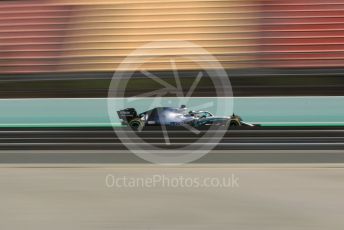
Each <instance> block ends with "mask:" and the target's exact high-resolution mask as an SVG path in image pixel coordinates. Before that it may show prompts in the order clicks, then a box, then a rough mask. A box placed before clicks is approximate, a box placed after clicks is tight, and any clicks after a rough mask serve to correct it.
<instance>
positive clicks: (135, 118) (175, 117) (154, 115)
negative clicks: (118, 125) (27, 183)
mask: <svg viewBox="0 0 344 230" xmlns="http://www.w3.org/2000/svg"><path fill="white" fill-rule="evenodd" d="M117 114H118V117H119V118H120V119H121V120H122V125H127V126H129V127H131V128H132V129H133V130H142V129H143V128H144V127H146V126H185V125H190V126H192V127H194V128H202V127H207V126H208V127H209V126H223V127H233V126H252V127H253V126H259V125H255V124H250V123H247V122H244V121H243V120H242V119H241V117H240V116H237V115H235V114H233V115H232V116H230V117H220V116H214V115H213V114H211V113H210V112H208V111H189V112H187V108H186V107H185V105H182V106H181V107H180V108H173V107H157V108H154V109H151V110H148V111H146V112H143V113H140V114H137V112H136V110H135V109H134V108H127V109H124V110H120V111H117Z"/></svg>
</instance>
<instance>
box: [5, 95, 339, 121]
mask: <svg viewBox="0 0 344 230" xmlns="http://www.w3.org/2000/svg"><path fill="white" fill-rule="evenodd" d="M108 100H111V102H109V103H110V105H113V106H111V107H112V111H109V113H110V114H111V116H113V122H114V123H113V124H111V122H110V120H109V113H108V104H107V103H108ZM123 100H125V101H126V102H125V103H124V102H123ZM130 100H131V99H123V98H111V99H108V98H91V99H90V98H74V99H72V98H55V99H42V98H41V99H10V100H0V107H1V113H0V127H111V125H114V126H120V122H121V121H120V120H119V119H118V116H117V114H116V111H117V110H120V109H123V108H122V107H121V105H123V104H126V105H128V106H129V107H134V108H136V109H137V111H138V112H144V111H147V110H149V109H152V108H153V107H154V106H156V105H154V104H152V100H151V99H149V98H141V99H135V101H131V102H130ZM183 100H185V101H187V103H185V104H187V106H188V108H189V109H190V110H192V109H193V106H195V107H197V106H198V105H207V104H209V103H212V104H216V103H218V104H223V103H228V101H232V100H231V99H230V98H214V97H209V98H206V97H201V98H197V97H193V98H191V99H187V98H182V99H181V100H178V98H163V99H162V101H161V102H156V103H157V105H160V104H166V105H169V106H175V107H179V106H180V103H181V102H183ZM128 101H129V102H128ZM233 103H234V113H236V114H239V115H240V116H242V118H243V119H244V120H245V121H246V122H251V123H258V124H262V125H264V126H342V125H344V97H334V98H333V97H236V98H234V101H233ZM214 109H215V110H214ZM206 110H209V111H210V112H212V113H214V115H218V116H229V115H231V114H224V113H223V112H222V113H221V110H219V111H217V110H216V106H211V107H209V108H206Z"/></svg>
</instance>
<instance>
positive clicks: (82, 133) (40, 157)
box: [0, 127, 344, 163]
mask: <svg viewBox="0 0 344 230" xmlns="http://www.w3.org/2000/svg"><path fill="white" fill-rule="evenodd" d="M116 132H128V130H127V129H125V128H120V129H117V130H116ZM204 132H205V131H201V133H200V134H192V133H190V132H189V131H185V130H178V129H173V130H168V136H169V140H170V143H171V144H170V145H168V148H169V149H171V148H172V149H173V148H178V147H180V146H185V145H186V144H191V145H199V144H194V142H195V141H196V140H199V137H201V136H202V134H204ZM137 134H138V137H139V138H142V140H144V141H145V142H149V143H152V144H154V145H155V146H158V147H162V148H165V147H166V143H165V139H164V136H163V134H162V132H161V130H159V129H157V128H154V129H149V130H144V131H142V132H140V133H137ZM131 140H132V141H134V142H135V139H131ZM125 141H126V140H125V139H119V138H118V137H117V135H116V133H115V132H114V131H113V129H111V128H68V129H67V128H63V129H62V128H58V129H57V128H55V129H48V128H45V129H37V128H23V129H18V128H16V129H1V130H0V162H1V163H143V162H145V161H144V160H142V159H139V158H138V157H136V156H135V155H134V154H132V153H131V152H130V151H129V150H128V149H127V147H126V146H125V145H124V144H123V143H122V142H125ZM201 144H202V143H201ZM134 145H135V147H139V144H136V143H135V144H134ZM176 151H178V150H176ZM343 162H344V127H259V128H235V129H231V130H229V131H227V132H226V134H225V135H224V137H223V138H222V140H221V141H220V142H219V143H218V144H217V145H216V146H215V148H214V150H212V151H211V152H210V153H209V154H207V155H206V156H204V157H203V158H201V159H199V160H198V161H196V163H343Z"/></svg>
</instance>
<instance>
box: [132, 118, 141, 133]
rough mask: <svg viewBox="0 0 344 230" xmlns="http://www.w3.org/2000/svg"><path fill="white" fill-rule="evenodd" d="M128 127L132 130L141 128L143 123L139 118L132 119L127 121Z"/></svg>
mask: <svg viewBox="0 0 344 230" xmlns="http://www.w3.org/2000/svg"><path fill="white" fill-rule="evenodd" d="M129 127H130V128H131V129H132V130H134V131H138V130H142V129H143V127H144V123H143V122H142V121H141V120H139V119H133V120H131V121H130V122H129Z"/></svg>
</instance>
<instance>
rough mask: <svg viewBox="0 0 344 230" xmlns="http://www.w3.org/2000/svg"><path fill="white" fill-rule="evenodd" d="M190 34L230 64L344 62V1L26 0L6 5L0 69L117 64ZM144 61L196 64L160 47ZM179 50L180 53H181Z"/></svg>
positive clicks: (166, 65) (164, 66)
mask: <svg viewBox="0 0 344 230" xmlns="http://www.w3.org/2000/svg"><path fill="white" fill-rule="evenodd" d="M174 39H179V40H187V41H191V42H194V43H196V44H197V45H199V46H201V47H204V48H205V49H207V50H208V51H209V52H210V53H211V54H213V55H214V56H215V57H216V58H218V60H219V61H220V62H221V63H222V65H223V66H224V67H225V68H227V69H238V68H255V67H264V68H280V67H317V68H318V67H340V66H342V65H343V59H344V2H343V1H342V0H331V1H325V0H313V1H308V0H288V1H287V0H260V1H258V0H240V1H238V0H217V1H208V0H197V1H195V0H168V1H157V0H144V1H138V0H129V1H124V0H106V1H104V0H101V1H91V0H71V1H65V0H46V1H43V0H41V1H36V0H25V1H2V2H1V4H0V73H2V74H4V73H38V72H47V73H51V72H89V71H92V72H94V71H103V72H104V71H114V70H115V69H116V67H117V66H118V64H119V63H121V62H122V61H123V59H124V58H125V57H126V56H127V55H128V54H130V52H132V51H133V50H135V49H136V48H138V47H140V46H142V45H143V44H145V43H147V42H150V41H154V40H174ZM157 49H158V51H157V50H155V51H153V53H152V55H153V56H154V55H158V54H159V55H162V57H161V58H159V59H157V60H152V61H151V62H150V63H146V64H145V65H144V66H142V68H145V69H149V70H169V69H170V68H171V66H170V59H171V58H172V59H174V58H176V63H177V66H178V69H197V68H198V66H196V65H195V64H194V63H192V62H190V61H189V60H188V59H187V58H188V57H193V56H194V55H195V54H194V53H188V52H187V50H186V49H185V52H184V53H178V52H176V50H175V49H159V47H157ZM176 55H177V56H178V57H176Z"/></svg>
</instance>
